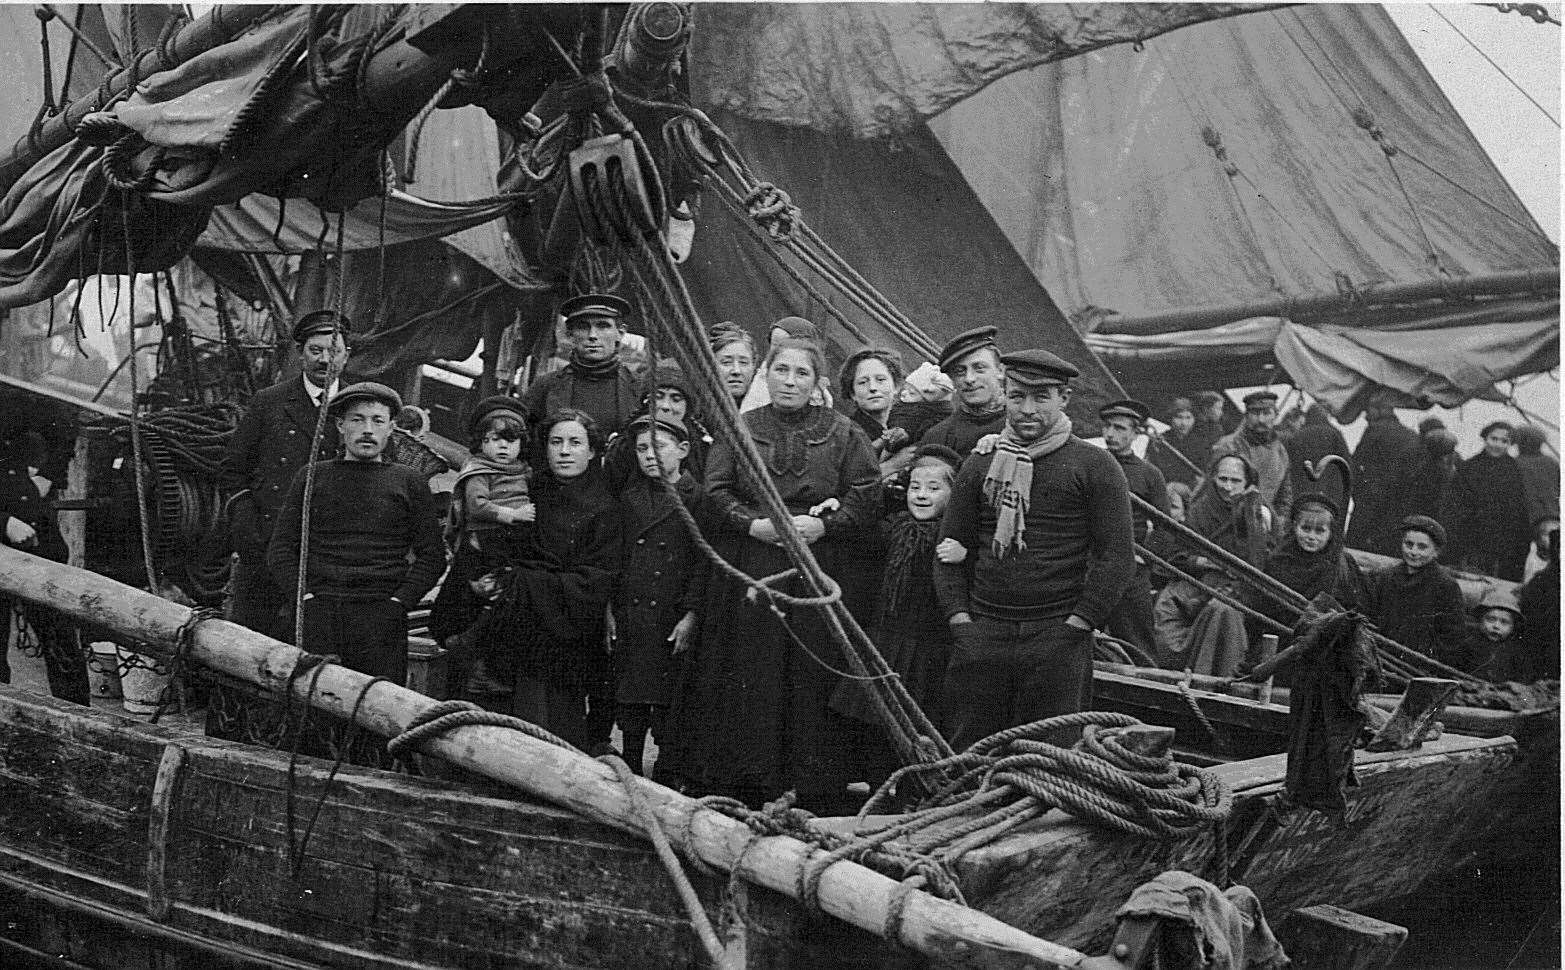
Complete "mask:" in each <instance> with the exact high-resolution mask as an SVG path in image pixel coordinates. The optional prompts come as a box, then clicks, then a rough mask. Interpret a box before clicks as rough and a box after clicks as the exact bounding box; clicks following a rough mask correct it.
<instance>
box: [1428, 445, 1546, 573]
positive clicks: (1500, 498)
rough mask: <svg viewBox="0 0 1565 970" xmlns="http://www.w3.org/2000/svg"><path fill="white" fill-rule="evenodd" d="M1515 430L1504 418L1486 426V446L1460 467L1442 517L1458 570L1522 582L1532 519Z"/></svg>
mask: <svg viewBox="0 0 1565 970" xmlns="http://www.w3.org/2000/svg"><path fill="white" fill-rule="evenodd" d="M1511 432H1512V428H1511V426H1510V424H1508V423H1507V422H1504V421H1494V422H1491V423H1490V424H1489V425H1487V426H1486V427H1485V428H1484V429H1483V450H1482V451H1480V452H1478V454H1476V455H1474V456H1473V457H1471V458H1469V459H1467V460H1466V461H1464V462H1462V464H1461V465H1460V466H1458V467H1457V469H1456V475H1455V476H1454V477H1452V479H1451V484H1450V485H1448V486H1447V487H1446V492H1445V500H1444V502H1443V503H1442V509H1443V511H1442V514H1441V515H1440V516H1439V521H1440V524H1441V525H1443V526H1445V529H1446V535H1448V536H1449V537H1450V539H1449V545H1448V546H1447V548H1446V549H1445V555H1446V556H1447V557H1448V558H1447V561H1448V562H1449V563H1450V564H1451V565H1452V566H1453V567H1454V568H1456V569H1460V570H1466V571H1468V572H1474V573H1482V574H1484V575H1487V576H1498V577H1499V578H1500V579H1508V580H1511V581H1512V582H1517V583H1519V582H1521V581H1522V571H1523V568H1524V567H1525V566H1526V564H1527V547H1528V546H1529V545H1531V544H1532V523H1531V522H1529V521H1528V520H1527V490H1526V487H1525V486H1524V485H1523V483H1522V470H1521V466H1520V465H1518V464H1517V463H1516V459H1515V458H1512V457H1511V450H1510V449H1511Z"/></svg>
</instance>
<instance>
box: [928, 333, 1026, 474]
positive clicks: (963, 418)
mask: <svg viewBox="0 0 1565 970" xmlns="http://www.w3.org/2000/svg"><path fill="white" fill-rule="evenodd" d="M999 332H1000V330H999V328H998V327H977V328H975V329H973V330H969V331H967V332H966V333H960V334H957V335H956V337H954V338H953V339H952V340H951V342H950V343H948V344H946V345H945V349H943V350H941V351H940V369H941V370H943V371H945V373H946V374H947V376H949V377H950V378H951V383H952V385H953V386H954V387H955V388H956V399H957V403H956V410H955V411H954V412H952V414H951V416H950V417H948V418H946V419H945V420H943V421H941V422H940V423H939V424H936V425H935V426H934V427H932V428H930V429H929V430H928V431H926V432H924V437H923V438H922V439H921V440H920V441H919V443H920V444H925V445H944V446H945V447H947V448H950V449H951V450H952V451H954V452H956V453H957V454H959V455H961V456H963V457H964V458H965V457H966V456H967V455H968V453H969V452H971V451H972V450H973V446H974V445H976V444H978V441H979V439H981V438H983V437H985V436H986V435H992V434H999V433H1000V430H1001V429H1002V428H1004V427H1005V402H1004V400H1002V398H1001V393H1002V388H1003V383H1004V373H1003V371H1002V370H1001V367H1000V348H999V347H998V346H997V345H996V344H995V342H994V341H995V337H996V336H997V335H998V334H999Z"/></svg>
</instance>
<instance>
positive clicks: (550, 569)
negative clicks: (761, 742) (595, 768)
mask: <svg viewBox="0 0 1565 970" xmlns="http://www.w3.org/2000/svg"><path fill="white" fill-rule="evenodd" d="M538 443H539V447H540V448H541V450H542V451H543V453H544V461H543V462H540V463H539V466H540V467H539V469H538V472H537V474H536V476H535V478H534V480H533V488H532V496H533V503H534V504H535V505H536V507H537V521H536V522H535V523H534V526H533V530H532V533H533V534H532V537H531V538H532V541H530V542H527V543H525V547H524V548H523V549H521V550H519V551H518V553H517V556H516V559H515V561H514V563H513V565H514V569H513V571H512V573H511V578H510V585H509V587H508V589H507V590H506V592H505V593H504V595H503V596H502V597H501V599H500V602H499V604H498V605H497V606H496V608H495V612H494V615H493V620H492V622H491V623H490V625H489V635H488V636H487V637H486V639H485V642H484V644H483V659H484V662H485V665H486V666H487V667H488V669H489V672H490V674H491V675H493V676H496V677H499V678H501V679H502V680H503V681H504V682H506V683H509V684H510V685H511V687H512V691H511V696H510V698H509V701H510V704H509V705H508V706H509V713H512V714H515V715H516V716H517V717H521V718H524V719H526V720H529V721H532V722H533V723H534V724H537V725H539V726H540V727H543V728H544V729H546V730H548V731H552V732H554V733H555V734H557V735H559V736H560V737H562V738H564V739H565V740H566V741H569V742H570V743H571V744H574V745H576V746H577V747H578V748H581V749H582V750H584V751H591V750H592V749H594V748H601V747H602V746H603V745H606V744H607V743H608V740H609V732H610V731H611V730H612V729H613V725H614V711H613V692H612V689H611V682H612V672H611V669H610V666H609V655H608V650H607V642H606V638H607V611H608V605H609V596H610V594H611V593H612V592H613V589H614V581H615V572H616V570H617V569H618V566H619V560H620V546H619V518H618V514H617V512H616V508H617V506H616V505H615V503H614V501H613V497H612V496H611V495H610V494H609V491H608V489H607V488H606V487H605V485H604V479H603V471H602V469H601V468H600V467H599V463H598V454H599V453H600V452H601V450H602V444H601V443H600V441H599V439H598V434H597V429H596V426H595V425H594V423H593V420H592V418H591V417H589V416H588V415H587V414H585V413H584V412H581V411H573V410H570V409H565V410H561V411H556V412H555V413H554V414H552V415H549V416H548V417H547V418H545V419H544V421H543V423H542V424H540V425H539V427H538ZM589 700H590V701H591V705H590V706H591V710H590V713H589Z"/></svg>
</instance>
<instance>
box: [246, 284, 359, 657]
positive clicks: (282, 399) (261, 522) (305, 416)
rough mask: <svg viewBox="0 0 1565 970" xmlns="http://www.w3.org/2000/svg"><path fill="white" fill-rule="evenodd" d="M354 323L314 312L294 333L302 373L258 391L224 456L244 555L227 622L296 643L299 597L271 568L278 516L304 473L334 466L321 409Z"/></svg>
mask: <svg viewBox="0 0 1565 970" xmlns="http://www.w3.org/2000/svg"><path fill="white" fill-rule="evenodd" d="M349 331H350V326H349V322H348V318H347V317H345V316H341V315H339V314H338V313H336V312H335V311H333V310H314V311H312V312H310V313H306V314H304V315H303V316H301V317H300V318H299V319H298V320H297V321H296V322H295V323H294V325H293V341H294V343H295V344H296V345H297V346H298V348H299V360H300V364H301V373H300V375H299V376H298V377H289V378H287V379H285V380H283V381H281V382H279V383H277V384H274V385H272V386H271V387H268V388H266V389H265V390H263V391H260V392H259V393H257V394H256V395H255V397H254V398H252V399H251V401H250V407H249V409H248V410H246V411H245V414H244V417H243V418H241V419H240V421H239V427H238V428H237V429H235V431H234V436H233V438H231V439H230V440H229V443H228V451H227V453H226V454H224V456H223V463H222V470H221V472H220V474H219V482H220V484H221V485H222V488H223V490H224V491H225V492H228V493H229V494H230V495H231V497H230V498H229V500H228V516H229V532H230V536H231V538H232V542H233V548H234V551H235V552H236V553H238V554H239V562H238V564H237V565H236V566H235V567H234V577H233V598H232V601H231V603H230V606H229V612H228V618H229V619H230V620H232V621H233V622H235V623H238V624H240V625H242V626H247V627H249V628H250V629H252V630H254V631H256V632H257V633H264V634H267V635H268V636H275V637H278V638H280V639H284V640H292V639H293V633H292V631H289V630H285V629H284V628H283V627H284V624H283V623H282V612H283V607H284V606H286V605H289V604H291V603H292V602H293V590H292V588H291V587H288V586H286V585H284V584H279V583H277V582H276V581H275V580H274V579H273V577H272V574H271V572H270V570H269V569H268V568H267V565H266V544H267V542H269V541H270V540H271V537H272V528H273V525H274V523H275V522H276V519H277V512H278V510H279V509H281V508H282V505H283V499H284V498H286V497H287V494H288V486H289V484H290V483H291V482H292V481H293V477H294V475H295V474H296V473H297V472H298V471H299V469H301V468H303V467H305V466H306V465H308V464H309V463H310V461H311V455H312V454H313V455H314V456H315V458H316V459H317V460H319V459H325V458H330V457H332V456H333V455H335V454H336V453H337V449H338V447H339V446H340V442H339V439H338V437H337V428H336V425H335V424H333V423H332V422H330V421H328V422H326V427H325V431H324V433H323V434H322V436H321V440H320V441H319V442H318V443H317V447H315V448H313V449H312V448H311V443H312V442H313V441H314V438H315V428H316V425H317V423H318V422H317V418H318V415H319V413H320V410H319V409H320V408H321V406H322V405H323V404H324V403H325V402H326V401H329V400H331V396H332V395H333V394H335V393H336V391H337V388H338V384H339V378H340V377H341V376H342V373H343V369H344V368H345V367H346V366H347V363H348V338H349Z"/></svg>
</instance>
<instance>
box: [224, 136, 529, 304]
mask: <svg viewBox="0 0 1565 970" xmlns="http://www.w3.org/2000/svg"><path fill="white" fill-rule="evenodd" d="M405 141H407V142H409V143H411V147H408V148H406V149H405V151H413V152H416V154H417V158H415V159H406V158H403V159H400V160H401V161H402V163H403V164H402V170H403V171H404V172H408V173H411V175H412V177H413V180H412V181H410V182H408V184H407V186H406V188H407V191H402V190H400V189H393V190H392V191H391V192H390V193H389V194H388V195H387V196H386V198H385V202H384V205H382V200H381V199H380V198H378V197H377V198H372V199H366V200H364V201H363V202H360V203H359V204H358V205H356V206H354V207H353V208H351V209H349V210H347V211H346V213H345V214H344V216H343V219H342V245H343V248H344V249H347V250H361V249H375V248H378V247H379V246H380V245H381V244H382V243H384V244H385V245H388V246H394V245H399V244H402V243H408V242H415V241H417V240H421V239H430V238H436V237H440V238H443V239H444V240H445V242H446V243H448V244H449V245H451V246H454V247H455V248H457V249H458V250H460V251H462V252H463V253H466V254H467V255H468V256H470V257H472V258H473V259H475V260H477V261H478V262H479V263H480V264H482V265H483V266H484V267H485V268H486V269H488V270H489V271H490V272H492V273H494V274H495V275H496V276H498V277H500V278H501V279H503V280H505V281H506V282H507V283H510V284H512V285H513V286H518V287H534V286H538V285H540V284H539V283H538V282H537V281H536V280H535V279H533V278H532V277H531V276H530V275H529V274H528V272H527V270H526V267H525V265H524V263H523V261H522V259H521V258H520V256H519V255H518V254H517V253H516V252H515V251H514V247H513V246H512V245H511V241H510V236H509V234H508V233H507V232H506V229H505V224H504V223H503V222H502V221H500V217H501V216H503V215H504V214H505V213H506V212H508V211H510V210H511V209H512V208H513V207H514V206H515V205H516V202H515V201H514V200H513V199H507V198H501V197H497V196H496V192H495V182H496V174H497V172H498V171H499V167H500V145H499V136H498V134H497V133H496V131H495V124H494V121H493V120H492V119H491V118H490V117H489V116H488V115H487V114H485V113H484V112H483V111H482V110H481V109H479V108H474V107H466V108H457V109H452V110H443V111H435V112H432V113H431V114H430V115H429V116H428V117H427V118H426V119H425V120H424V122H423V124H422V125H421V126H420V130H419V132H418V137H417V138H416V139H406V140H405ZM421 196H427V198H425V197H421ZM431 198H434V199H441V200H454V201H438V202H437V201H431ZM466 199H471V200H473V201H471V202H466V201H460V200H466ZM279 216H281V219H280V220H279ZM337 221H338V219H337V214H336V213H327V214H324V215H323V214H322V212H321V210H320V209H318V208H317V207H316V206H315V205H313V204H311V203H310V202H307V201H300V200H294V201H291V202H288V203H284V202H282V201H280V200H278V199H277V198H275V197H273V196H269V195H261V194H259V193H252V194H250V195H247V196H245V197H244V198H243V199H241V200H239V201H238V202H237V203H234V204H232V205H223V206H218V207H217V208H216V209H214V210H213V211H212V223H211V225H209V226H208V227H207V230H206V232H205V233H203V234H202V236H201V239H200V240H199V241H198V242H197V245H199V246H203V247H209V248H213V249H228V250H235V251H242V252H258V253H278V252H283V253H300V252H309V251H311V250H314V249H316V248H317V247H318V246H320V245H322V244H323V243H322V240H323V239H324V241H325V242H324V245H325V246H326V247H327V248H332V247H335V246H336V245H337Z"/></svg>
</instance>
